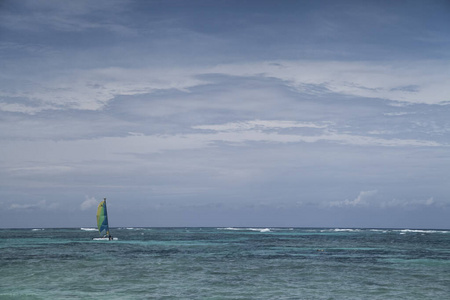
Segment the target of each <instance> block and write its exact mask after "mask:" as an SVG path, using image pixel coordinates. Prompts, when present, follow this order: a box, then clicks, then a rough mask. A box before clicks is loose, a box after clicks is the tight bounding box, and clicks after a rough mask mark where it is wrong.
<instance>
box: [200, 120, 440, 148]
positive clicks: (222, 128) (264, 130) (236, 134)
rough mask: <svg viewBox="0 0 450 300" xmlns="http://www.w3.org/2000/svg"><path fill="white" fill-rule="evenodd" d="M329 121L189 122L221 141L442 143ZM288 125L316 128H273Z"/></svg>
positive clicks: (422, 145) (350, 143)
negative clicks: (353, 129)
mask: <svg viewBox="0 0 450 300" xmlns="http://www.w3.org/2000/svg"><path fill="white" fill-rule="evenodd" d="M331 125H333V123H331V122H321V123H311V122H296V121H281V120H267V121H265V120H254V121H246V122H233V123H225V124H217V125H199V126H193V128H194V129H202V130H211V131H213V132H214V133H211V134H203V135H198V136H199V137H201V138H202V139H204V140H205V139H209V140H210V141H215V140H216V141H225V142H234V143H244V142H251V141H261V142H278V143H295V142H305V143H316V142H320V141H326V142H332V143H339V144H348V145H357V146H383V147H404V146H417V147H437V146H444V145H442V144H440V143H437V142H434V141H426V140H413V139H383V138H378V137H371V136H363V135H352V134H347V133H339V132H337V131H336V130H335V129H332V128H329V127H330V126H331ZM289 128H290V129H292V128H313V129H318V130H320V131H316V132H314V133H313V134H311V133H302V132H298V133H296V134H293V133H282V132H281V131H280V132H278V131H277V130H281V129H289Z"/></svg>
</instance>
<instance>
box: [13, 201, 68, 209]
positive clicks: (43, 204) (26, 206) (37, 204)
mask: <svg viewBox="0 0 450 300" xmlns="http://www.w3.org/2000/svg"><path fill="white" fill-rule="evenodd" d="M58 207H59V204H58V203H56V202H55V203H50V204H48V203H47V201H46V200H41V201H39V202H35V203H22V204H19V203H12V204H11V205H10V206H9V209H11V210H53V209H56V208H58Z"/></svg>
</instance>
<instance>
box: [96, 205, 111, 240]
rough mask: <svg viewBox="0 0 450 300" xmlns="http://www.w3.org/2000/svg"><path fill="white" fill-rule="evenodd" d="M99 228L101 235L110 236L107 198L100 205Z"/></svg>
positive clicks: (98, 212) (98, 209)
mask: <svg viewBox="0 0 450 300" xmlns="http://www.w3.org/2000/svg"><path fill="white" fill-rule="evenodd" d="M97 227H98V232H99V233H100V235H102V234H103V235H107V236H109V226H108V212H107V210H106V198H104V199H103V201H102V202H100V204H99V205H98V208H97Z"/></svg>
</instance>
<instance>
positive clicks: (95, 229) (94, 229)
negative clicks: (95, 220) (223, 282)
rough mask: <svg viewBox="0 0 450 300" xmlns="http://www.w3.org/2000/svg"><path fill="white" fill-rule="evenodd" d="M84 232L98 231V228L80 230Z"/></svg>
mask: <svg viewBox="0 0 450 300" xmlns="http://www.w3.org/2000/svg"><path fill="white" fill-rule="evenodd" d="M80 229H81V230H83V231H97V228H80Z"/></svg>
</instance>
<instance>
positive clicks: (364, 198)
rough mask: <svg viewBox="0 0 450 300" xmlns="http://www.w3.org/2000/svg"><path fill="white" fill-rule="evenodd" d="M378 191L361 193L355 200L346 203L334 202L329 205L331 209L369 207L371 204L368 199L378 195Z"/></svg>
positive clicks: (345, 201)
mask: <svg viewBox="0 0 450 300" xmlns="http://www.w3.org/2000/svg"><path fill="white" fill-rule="evenodd" d="M377 192H378V191H377V190H372V191H361V192H360V193H359V195H358V197H356V198H355V199H353V200H348V199H346V200H344V201H333V202H330V203H329V205H330V206H331V207H336V206H337V207H344V206H367V205H368V204H369V202H368V199H370V198H371V197H372V196H374V195H375V194H377Z"/></svg>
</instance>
